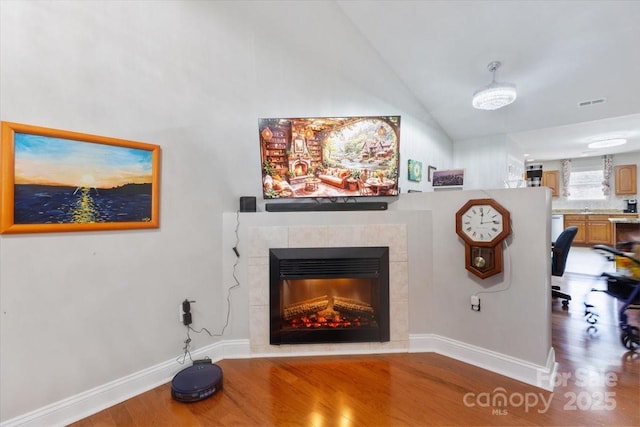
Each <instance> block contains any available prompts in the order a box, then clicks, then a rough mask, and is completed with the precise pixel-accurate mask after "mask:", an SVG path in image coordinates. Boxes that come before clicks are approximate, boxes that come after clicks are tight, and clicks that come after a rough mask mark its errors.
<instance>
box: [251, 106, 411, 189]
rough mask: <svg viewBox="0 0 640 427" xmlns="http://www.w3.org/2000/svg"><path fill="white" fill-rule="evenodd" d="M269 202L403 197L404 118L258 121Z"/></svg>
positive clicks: (376, 117) (324, 118)
mask: <svg viewBox="0 0 640 427" xmlns="http://www.w3.org/2000/svg"><path fill="white" fill-rule="evenodd" d="M259 136H260V152H261V168H262V190H263V196H264V198H265V199H296V198H343V197H344V198H350V197H380V196H395V195H397V194H398V177H399V167H400V116H370V117H317V118H270V119H260V120H259Z"/></svg>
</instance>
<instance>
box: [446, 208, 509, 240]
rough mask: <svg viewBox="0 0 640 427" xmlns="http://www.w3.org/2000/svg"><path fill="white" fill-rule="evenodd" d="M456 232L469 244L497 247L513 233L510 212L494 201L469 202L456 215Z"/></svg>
mask: <svg viewBox="0 0 640 427" xmlns="http://www.w3.org/2000/svg"><path fill="white" fill-rule="evenodd" d="M456 232H457V233H458V235H459V236H460V237H462V238H463V239H464V240H465V242H467V243H468V244H472V245H480V246H495V245H497V244H498V243H500V241H502V240H503V239H504V238H505V237H507V236H508V235H509V233H511V227H510V218H509V212H508V211H507V210H506V209H504V208H503V207H502V206H500V205H499V204H498V203H497V202H496V201H495V200H493V199H476V200H469V201H468V202H467V203H466V204H465V205H464V206H463V207H462V208H461V209H460V210H459V211H458V213H457V214H456Z"/></svg>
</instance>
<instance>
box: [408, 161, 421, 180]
mask: <svg viewBox="0 0 640 427" xmlns="http://www.w3.org/2000/svg"><path fill="white" fill-rule="evenodd" d="M408 171H409V177H408V178H409V181H415V182H420V181H422V162H420V161H418V160H412V159H409V166H408Z"/></svg>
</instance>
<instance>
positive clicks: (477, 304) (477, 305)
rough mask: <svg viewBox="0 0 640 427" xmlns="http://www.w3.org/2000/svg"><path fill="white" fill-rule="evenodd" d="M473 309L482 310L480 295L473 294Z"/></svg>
mask: <svg viewBox="0 0 640 427" xmlns="http://www.w3.org/2000/svg"><path fill="white" fill-rule="evenodd" d="M471 310H473V311H480V297H479V296H478V295H471Z"/></svg>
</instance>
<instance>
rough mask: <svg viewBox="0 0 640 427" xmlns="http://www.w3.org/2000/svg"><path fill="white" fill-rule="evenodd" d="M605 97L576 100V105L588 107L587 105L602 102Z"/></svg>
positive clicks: (604, 100) (605, 100) (605, 99)
mask: <svg viewBox="0 0 640 427" xmlns="http://www.w3.org/2000/svg"><path fill="white" fill-rule="evenodd" d="M605 102H607V98H599V99H591V100H589V101H582V102H578V107H588V106H589V105H598V104H604V103H605Z"/></svg>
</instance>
